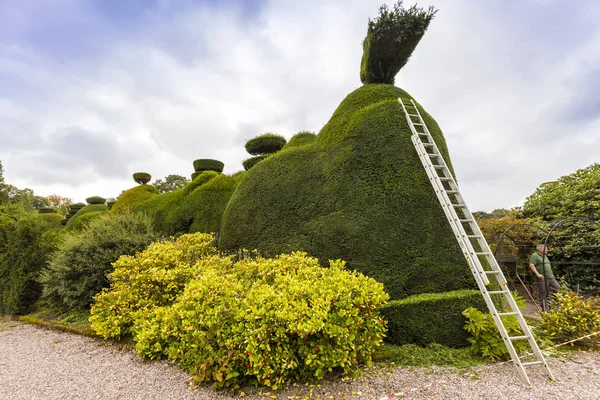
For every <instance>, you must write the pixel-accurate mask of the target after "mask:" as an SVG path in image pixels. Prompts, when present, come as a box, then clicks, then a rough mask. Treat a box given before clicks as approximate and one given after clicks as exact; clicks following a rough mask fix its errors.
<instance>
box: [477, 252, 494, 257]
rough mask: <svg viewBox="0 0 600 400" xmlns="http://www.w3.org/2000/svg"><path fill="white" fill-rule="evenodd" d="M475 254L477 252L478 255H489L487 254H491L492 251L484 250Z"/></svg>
mask: <svg viewBox="0 0 600 400" xmlns="http://www.w3.org/2000/svg"><path fill="white" fill-rule="evenodd" d="M475 254H477V255H478V256H487V255H490V254H492V253H491V252H489V251H482V252H479V253H478V252H475Z"/></svg>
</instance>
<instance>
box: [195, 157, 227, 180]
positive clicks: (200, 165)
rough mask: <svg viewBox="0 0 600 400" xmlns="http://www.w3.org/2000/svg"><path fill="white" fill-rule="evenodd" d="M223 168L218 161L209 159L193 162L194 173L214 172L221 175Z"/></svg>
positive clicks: (223, 165)
mask: <svg viewBox="0 0 600 400" xmlns="http://www.w3.org/2000/svg"><path fill="white" fill-rule="evenodd" d="M223 168H225V164H223V163H222V162H221V161H219V160H212V159H210V158H201V159H198V160H194V171H196V172H203V171H215V172H219V173H221V172H223ZM192 179H194V178H192Z"/></svg>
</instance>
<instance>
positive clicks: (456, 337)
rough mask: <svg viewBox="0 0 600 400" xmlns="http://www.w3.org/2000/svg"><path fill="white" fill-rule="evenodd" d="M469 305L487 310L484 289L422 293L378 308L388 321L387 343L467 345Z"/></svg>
mask: <svg viewBox="0 0 600 400" xmlns="http://www.w3.org/2000/svg"><path fill="white" fill-rule="evenodd" d="M468 307H475V308H477V309H479V310H481V311H485V312H487V306H486V304H485V300H484V299H483V296H482V295H481V292H479V291H478V290H457V291H452V292H446V293H422V294H418V295H415V296H411V297H407V298H405V299H402V300H393V301H390V302H389V303H388V304H386V305H384V306H383V307H380V308H379V309H378V311H379V313H380V314H381V315H382V316H383V317H384V318H385V319H386V320H387V321H388V332H387V338H386V341H387V342H390V343H393V344H396V345H402V344H407V343H414V344H418V345H421V346H426V345H428V344H430V343H439V344H443V345H444V346H448V347H467V346H469V342H468V340H467V339H468V338H469V334H468V333H467V331H466V330H465V329H464V326H465V322H466V318H465V317H464V315H463V314H462V312H463V311H464V310H465V309H467V308H468Z"/></svg>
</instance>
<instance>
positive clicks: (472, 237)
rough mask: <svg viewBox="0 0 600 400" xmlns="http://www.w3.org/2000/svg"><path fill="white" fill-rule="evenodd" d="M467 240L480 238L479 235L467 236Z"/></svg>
mask: <svg viewBox="0 0 600 400" xmlns="http://www.w3.org/2000/svg"><path fill="white" fill-rule="evenodd" d="M467 237H468V238H469V239H474V238H480V237H481V235H467Z"/></svg>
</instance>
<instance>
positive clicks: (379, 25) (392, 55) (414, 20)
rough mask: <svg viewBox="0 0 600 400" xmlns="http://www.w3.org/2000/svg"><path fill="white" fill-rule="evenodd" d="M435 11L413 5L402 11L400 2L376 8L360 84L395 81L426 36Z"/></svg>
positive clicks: (369, 30) (368, 32)
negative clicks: (377, 9) (392, 6)
mask: <svg viewBox="0 0 600 400" xmlns="http://www.w3.org/2000/svg"><path fill="white" fill-rule="evenodd" d="M436 12H437V10H435V9H434V8H433V6H430V7H429V8H428V9H427V10H425V9H423V8H420V7H417V5H413V6H412V7H410V8H409V9H404V7H403V5H402V0H400V1H398V2H397V3H396V4H394V8H393V10H389V9H388V7H387V5H385V4H384V5H382V6H381V7H380V8H379V16H378V17H377V18H375V20H369V28H368V30H367V37H366V38H365V40H364V42H363V56H362V61H361V65H360V80H361V81H362V83H364V84H367V83H388V84H392V85H393V84H394V78H395V77H396V75H397V74H398V72H399V71H400V69H401V68H402V67H403V66H404V65H405V64H406V63H407V62H408V59H409V58H410V56H411V54H412V52H413V51H414V50H415V48H416V47H417V45H418V44H419V41H420V40H421V38H422V37H423V35H424V34H425V31H426V30H427V27H429V23H430V22H431V20H432V19H433V17H434V15H435V13H436Z"/></svg>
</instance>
